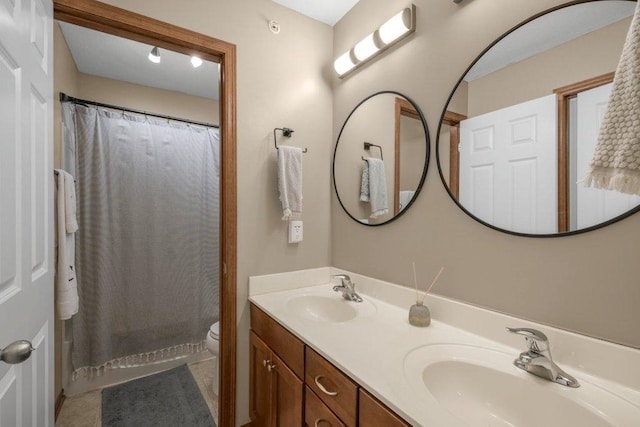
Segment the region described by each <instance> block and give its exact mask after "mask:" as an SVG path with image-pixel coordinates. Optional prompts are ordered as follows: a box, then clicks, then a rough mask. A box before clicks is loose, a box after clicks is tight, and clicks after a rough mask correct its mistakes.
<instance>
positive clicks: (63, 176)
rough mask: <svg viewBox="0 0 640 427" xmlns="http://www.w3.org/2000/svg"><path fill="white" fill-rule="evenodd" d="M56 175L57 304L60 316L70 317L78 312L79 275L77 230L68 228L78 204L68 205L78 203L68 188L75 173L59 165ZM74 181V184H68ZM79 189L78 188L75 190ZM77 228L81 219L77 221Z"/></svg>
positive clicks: (63, 317) (62, 317)
mask: <svg viewBox="0 0 640 427" xmlns="http://www.w3.org/2000/svg"><path fill="white" fill-rule="evenodd" d="M57 172H58V175H57V179H56V184H57V185H56V188H57V194H56V213H57V215H56V219H57V224H56V234H57V236H56V237H57V241H58V262H57V265H56V294H57V297H56V308H57V311H58V317H59V318H60V319H63V320H65V319H70V318H71V316H73V315H74V314H76V313H77V312H78V279H77V276H76V266H75V251H76V250H75V248H76V240H75V234H74V233H73V232H72V233H69V232H68V231H67V227H68V226H67V212H72V211H73V212H74V215H73V219H74V220H75V207H74V208H73V209H71V207H67V204H68V202H70V201H73V203H74V204H75V194H73V195H72V194H67V189H68V188H71V189H72V191H73V177H72V176H71V175H69V174H68V173H67V172H65V171H63V170H60V169H57ZM67 182H70V183H71V184H70V187H69V185H68V184H67ZM74 193H75V192H74ZM76 230H77V223H76Z"/></svg>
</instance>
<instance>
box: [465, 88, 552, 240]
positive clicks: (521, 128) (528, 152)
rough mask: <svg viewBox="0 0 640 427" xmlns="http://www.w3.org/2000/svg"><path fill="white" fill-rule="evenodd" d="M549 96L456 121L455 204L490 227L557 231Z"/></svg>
mask: <svg viewBox="0 0 640 427" xmlns="http://www.w3.org/2000/svg"><path fill="white" fill-rule="evenodd" d="M556 111H557V103H556V96H555V95H548V96H545V97H542V98H538V99H534V100H531V101H527V102H524V103H522V104H517V105H513V106H511V107H507V108H503V109H501V110H496V111H492V112H490V113H486V114H482V115H480V116H476V117H472V118H470V119H467V120H463V121H462V122H460V147H459V150H460V191H459V201H460V203H461V204H462V206H464V207H465V208H466V209H467V210H468V211H469V212H471V213H472V214H474V215H475V216H476V217H478V218H480V219H482V220H483V221H486V222H488V223H490V224H493V225H496V226H498V227H500V228H504V229H507V230H511V231H517V232H521V233H533V234H540V233H554V232H555V231H556V230H557V222H558V221H557V203H558V202H557V177H556V176H557V173H556V170H557V165H556V158H557V154H556V151H557V149H556V146H557V125H556V123H557V114H556Z"/></svg>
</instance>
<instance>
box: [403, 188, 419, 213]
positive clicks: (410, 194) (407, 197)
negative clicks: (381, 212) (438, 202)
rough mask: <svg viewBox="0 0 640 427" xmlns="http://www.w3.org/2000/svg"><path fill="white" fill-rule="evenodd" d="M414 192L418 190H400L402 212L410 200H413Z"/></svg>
mask: <svg viewBox="0 0 640 427" xmlns="http://www.w3.org/2000/svg"><path fill="white" fill-rule="evenodd" d="M414 194H416V192H415V191H411V190H403V191H401V192H400V212H402V211H403V210H404V208H406V207H407V205H408V204H409V202H411V199H413V195H414Z"/></svg>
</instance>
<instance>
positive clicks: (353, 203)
mask: <svg viewBox="0 0 640 427" xmlns="http://www.w3.org/2000/svg"><path fill="white" fill-rule="evenodd" d="M429 151H430V149H429V132H428V128H427V122H426V120H425V119H424V116H423V114H422V111H420V109H419V108H418V106H417V105H416V104H415V102H413V101H412V100H411V99H409V98H408V97H406V96H404V95H402V94H400V93H398V92H393V91H384V92H378V93H375V94H373V95H370V96H368V97H367V98H365V99H364V100H362V101H361V102H360V103H359V104H358V105H356V107H355V108H354V109H353V111H351V113H350V114H349V116H348V117H347V119H346V120H345V122H344V125H343V126H342V129H341V130H340V134H339V135H338V141H337V143H336V148H335V151H334V154H333V185H334V187H335V190H336V195H337V196H338V200H339V201H340V204H341V205H342V208H343V209H344V211H345V212H346V213H347V214H348V215H349V216H350V217H351V218H353V219H354V220H356V221H357V222H359V223H361V224H364V225H369V226H377V225H382V224H386V223H388V222H390V221H393V220H394V219H396V218H398V217H399V216H400V215H402V214H403V213H404V212H406V210H407V209H408V208H409V207H410V206H411V204H412V203H413V202H414V200H415V199H416V197H417V196H418V193H419V192H420V189H421V188H422V184H423V183H424V179H425V176H426V175H427V166H428V164H429Z"/></svg>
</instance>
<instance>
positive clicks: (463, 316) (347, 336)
mask: <svg viewBox="0 0 640 427" xmlns="http://www.w3.org/2000/svg"><path fill="white" fill-rule="evenodd" d="M339 272H341V271H338V270H335V269H331V268H327V269H316V270H307V271H304V272H294V273H291V274H280V275H271V276H261V277H256V278H251V283H250V294H251V296H250V298H249V300H250V301H251V302H252V303H254V304H255V305H256V306H258V307H260V308H261V309H262V310H264V311H265V312H266V313H268V314H269V315H270V316H271V317H273V318H274V319H275V320H276V321H277V322H278V323H280V324H281V325H282V326H284V327H285V328H286V329H287V330H289V331H290V332H292V333H293V334H294V335H296V336H297V337H298V338H300V339H301V340H302V341H303V342H304V343H305V344H307V345H309V346H311V347H312V348H313V349H314V350H316V351H317V352H318V353H320V354H321V355H322V356H324V357H325V358H326V359H327V360H329V361H330V362H331V363H333V364H334V365H336V366H337V367H338V368H340V369H341V370H342V371H343V372H344V373H345V374H346V375H348V376H349V377H351V378H352V379H353V380H354V381H356V382H357V383H359V384H360V385H361V386H362V387H364V388H365V389H366V390H367V391H369V392H370V393H371V394H373V395H374V396H376V397H377V398H378V399H380V400H381V401H382V402H384V403H385V404H386V405H387V406H389V407H390V408H391V409H393V410H394V411H395V412H397V413H398V414H399V415H400V416H402V417H403V418H404V419H406V420H407V421H408V422H410V423H411V424H413V425H416V426H426V425H428V426H447V427H454V426H463V425H467V424H465V423H464V422H463V421H462V420H460V419H459V418H458V417H456V416H455V415H454V414H453V413H451V412H449V411H448V410H447V409H446V408H445V407H444V406H442V405H441V404H439V402H438V401H437V400H436V399H435V398H434V397H433V396H431V395H430V394H429V393H428V392H427V393H425V390H424V388H421V387H420V386H417V385H416V381H409V380H408V379H407V375H405V359H406V358H407V357H408V355H409V354H411V352H412V350H414V349H417V348H420V347H423V346H425V345H431V344H461V345H466V346H477V347H481V348H486V349H491V350H495V351H498V352H502V353H505V354H511V355H513V359H515V358H516V357H517V356H518V354H519V353H520V352H521V351H524V349H525V343H524V339H523V337H519V336H514V335H512V334H509V333H507V332H506V331H505V329H504V328H505V327H507V326H510V327H533V328H536V329H540V330H542V331H543V332H544V333H545V334H547V335H548V336H549V341H550V343H551V346H552V350H553V356H554V360H555V361H556V363H558V364H559V365H560V366H561V367H562V368H563V369H565V370H566V371H567V372H568V373H570V374H571V375H573V376H575V377H577V378H579V379H580V380H583V381H584V380H587V381H591V382H596V383H597V384H599V385H600V386H603V385H604V386H605V387H606V388H607V390H609V391H612V392H614V393H615V394H616V395H618V396H621V397H623V398H624V400H626V401H627V402H630V403H631V404H633V405H635V406H638V407H640V391H639V390H640V367H639V366H640V351H639V350H637V349H631V348H628V347H623V346H619V345H616V344H611V343H608V342H604V341H600V340H595V339H592V338H588V337H583V336H580V335H577V334H572V333H570V332H566V331H562V330H557V329H554V328H550V327H548V326H544V325H538V324H535V323H533V322H528V321H524V320H522V319H517V318H513V317H510V316H506V315H504V314H500V313H496V312H492V311H489V310H484V309H481V308H478V307H474V306H470V305H467V304H462V303H460V302H456V301H452V300H448V299H446V298H442V297H434V296H429V297H428V299H427V301H426V302H425V304H426V305H428V306H429V307H430V309H431V312H432V322H431V325H430V326H429V327H426V328H419V327H414V326H411V325H410V324H409V322H408V308H409V306H410V305H411V304H412V303H413V302H414V301H415V293H414V292H413V290H411V289H408V288H405V287H401V286H397V285H393V284H389V283H386V282H381V281H378V280H375V279H371V278H366V277H364V276H360V275H357V274H354V273H348V272H347V273H348V274H350V275H351V277H352V279H353V280H354V282H355V283H356V291H357V292H358V293H359V294H360V295H361V296H362V297H363V299H364V302H363V303H361V304H363V305H361V306H360V307H358V310H360V311H361V312H362V314H361V315H359V316H357V317H356V318H354V319H352V320H348V321H345V322H339V323H331V322H325V321H318V320H311V319H308V318H305V317H303V316H300V315H299V314H296V313H295V310H292V306H291V305H289V301H290V300H291V299H293V298H296V297H299V296H311V295H315V296H325V297H330V298H335V299H336V301H337V303H344V304H358V303H354V302H348V301H345V300H342V299H341V296H340V294H339V293H337V292H334V291H333V290H332V287H333V285H334V284H328V283H327V282H328V281H329V280H328V279H329V274H336V273H339ZM323 278H326V280H324V283H325V284H317V283H322V281H323ZM314 283H315V284H314ZM305 284H314V285H313V286H304V285H305ZM282 289H286V290H282ZM554 343H555V344H556V345H555V347H554ZM576 350H578V351H580V352H586V353H587V355H586V356H584V355H583V356H580V354H579V353H576ZM594 352H595V353H597V354H596V355H594V354H593V353H594ZM603 359H604V360H603ZM509 360H510V359H509ZM613 360H615V363H611V362H612V361H613ZM621 363H622V364H625V365H626V367H624V366H620V364H621ZM611 365H616V366H611ZM512 368H513V370H514V374H515V375H520V376H522V377H523V378H525V379H528V378H529V377H532V376H531V374H528V373H526V372H524V371H521V370H519V369H518V368H516V367H513V366H512ZM507 369H510V368H507ZM603 378H606V379H603ZM418 382H419V381H418ZM548 384H549V387H562V386H560V385H558V384H555V383H552V382H548ZM583 389H584V387H583ZM573 390H581V389H573ZM582 392H584V390H583V391H574V392H573V393H574V394H575V393H582ZM639 422H640V420H639ZM639 425H640V424H639Z"/></svg>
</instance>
